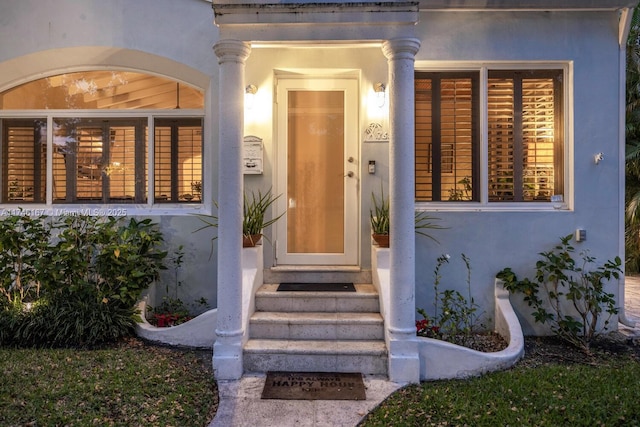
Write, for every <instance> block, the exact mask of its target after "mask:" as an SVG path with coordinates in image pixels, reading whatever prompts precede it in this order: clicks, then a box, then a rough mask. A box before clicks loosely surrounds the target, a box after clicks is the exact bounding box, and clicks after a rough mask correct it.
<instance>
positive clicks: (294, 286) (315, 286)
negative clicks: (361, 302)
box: [278, 282, 356, 292]
mask: <svg viewBox="0 0 640 427" xmlns="http://www.w3.org/2000/svg"><path fill="white" fill-rule="evenodd" d="M278 291H294V292H296V291H301V292H305V291H306V292H355V291H356V287H355V286H354V285H353V283H297V282H285V283H280V285H279V286H278Z"/></svg>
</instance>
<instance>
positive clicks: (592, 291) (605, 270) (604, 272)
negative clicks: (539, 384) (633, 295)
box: [496, 234, 622, 352]
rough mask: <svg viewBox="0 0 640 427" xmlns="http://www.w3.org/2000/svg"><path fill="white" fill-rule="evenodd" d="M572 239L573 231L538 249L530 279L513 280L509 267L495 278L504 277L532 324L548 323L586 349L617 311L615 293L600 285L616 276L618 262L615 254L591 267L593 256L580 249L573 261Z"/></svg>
mask: <svg viewBox="0 0 640 427" xmlns="http://www.w3.org/2000/svg"><path fill="white" fill-rule="evenodd" d="M572 238H573V235H572V234H570V235H568V236H565V237H562V238H560V241H561V243H560V244H559V245H556V246H555V247H554V248H553V249H552V250H550V251H547V252H541V253H540V255H541V257H542V259H540V260H539V261H538V262H537V263H536V275H535V279H534V280H529V279H528V278H525V279H523V280H518V278H517V277H516V274H515V273H514V272H513V271H512V270H511V269H510V268H504V269H503V270H501V271H500V272H499V273H498V274H497V275H496V277H497V278H499V279H501V280H503V281H504V287H505V289H507V290H509V292H511V293H521V294H523V295H524V301H526V302H527V304H528V305H529V306H530V307H532V308H533V317H534V319H535V321H536V322H539V323H543V324H549V325H550V328H551V331H552V332H553V333H554V334H556V335H558V336H559V337H560V338H562V339H563V340H565V341H567V342H569V343H571V344H573V345H575V346H577V347H579V348H581V349H583V350H584V351H586V352H589V348H590V344H591V342H592V341H593V340H594V339H595V338H596V337H597V336H598V335H599V334H600V333H601V332H602V331H603V330H606V328H607V326H608V324H609V320H610V319H611V317H612V316H613V315H615V314H617V313H618V308H617V307H616V300H615V296H614V295H613V294H612V293H608V292H606V291H605V289H604V286H605V283H606V282H609V281H610V280H611V279H612V278H615V279H619V278H620V274H621V272H622V271H621V269H620V266H621V264H622V260H621V259H620V257H615V259H614V260H613V261H612V260H608V261H606V262H605V263H604V265H602V266H599V267H597V268H595V269H593V270H590V269H589V266H591V265H592V264H593V263H594V262H595V258H594V257H592V256H590V255H589V254H588V251H586V250H585V251H582V252H580V254H579V256H580V260H579V261H576V260H575V259H574V257H573V254H574V252H575V248H574V247H573V246H571V244H570V240H571V239H572Z"/></svg>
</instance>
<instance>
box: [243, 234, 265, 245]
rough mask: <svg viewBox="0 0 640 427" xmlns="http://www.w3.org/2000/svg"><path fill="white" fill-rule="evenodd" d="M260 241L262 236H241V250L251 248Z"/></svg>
mask: <svg viewBox="0 0 640 427" xmlns="http://www.w3.org/2000/svg"><path fill="white" fill-rule="evenodd" d="M260 239H262V234H252V235H250V236H244V235H243V236H242V247H243V248H252V247H254V246H255V245H257V244H258V243H260Z"/></svg>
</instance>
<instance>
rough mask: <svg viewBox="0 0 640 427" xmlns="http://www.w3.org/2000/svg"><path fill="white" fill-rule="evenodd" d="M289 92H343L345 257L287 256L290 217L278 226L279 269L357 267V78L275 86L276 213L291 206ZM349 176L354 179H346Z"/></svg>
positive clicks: (296, 81)
mask: <svg viewBox="0 0 640 427" xmlns="http://www.w3.org/2000/svg"><path fill="white" fill-rule="evenodd" d="M290 90H314V91H318V90H342V91H344V94H345V104H344V105H345V123H344V135H345V141H344V151H345V152H344V154H343V159H342V161H343V162H344V170H345V177H344V187H343V188H344V197H345V199H344V200H345V208H344V210H345V214H344V253H314V254H303V253H297V254H296V253H288V251H287V215H285V216H284V217H283V218H282V219H281V220H279V221H278V222H277V223H276V224H275V230H274V231H275V239H276V241H275V243H276V245H275V262H276V265H345V266H346V265H352V266H353V265H358V262H359V259H360V254H359V249H360V245H359V242H360V221H359V218H360V215H359V212H360V202H359V201H360V167H359V165H360V161H359V158H360V153H359V138H358V135H359V132H358V129H359V126H358V117H359V101H358V100H359V96H358V80H357V79H356V78H353V77H352V78H335V77H315V76H314V77H311V76H308V77H306V78H295V77H294V78H289V77H282V78H280V79H278V80H277V82H276V106H275V108H276V115H275V116H276V121H277V123H276V126H275V129H276V138H275V148H276V170H275V172H276V173H275V174H274V180H275V185H274V188H276V194H282V196H281V197H280V198H279V199H278V202H277V204H278V206H277V210H276V211H277V212H283V211H284V210H286V208H287V206H288V200H289V198H288V196H287V175H288V174H287V100H288V97H287V94H288V92H289V91H290ZM349 172H351V173H352V174H353V176H346V175H347V174H348V173H349Z"/></svg>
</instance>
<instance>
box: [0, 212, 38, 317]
mask: <svg viewBox="0 0 640 427" xmlns="http://www.w3.org/2000/svg"><path fill="white" fill-rule="evenodd" d="M45 221H46V217H36V218H31V217H29V216H28V215H12V216H9V217H7V218H6V219H5V220H3V221H0V299H1V300H2V301H3V302H5V303H9V304H14V303H21V302H23V301H33V300H35V299H37V298H38V296H39V294H40V284H41V280H42V279H43V278H46V277H47V267H48V266H49V263H48V260H47V257H46V255H45V254H46V253H47V251H48V249H49V248H48V244H49V238H50V234H51V233H50V228H49V227H48V224H47V223H46V222H45Z"/></svg>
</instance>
